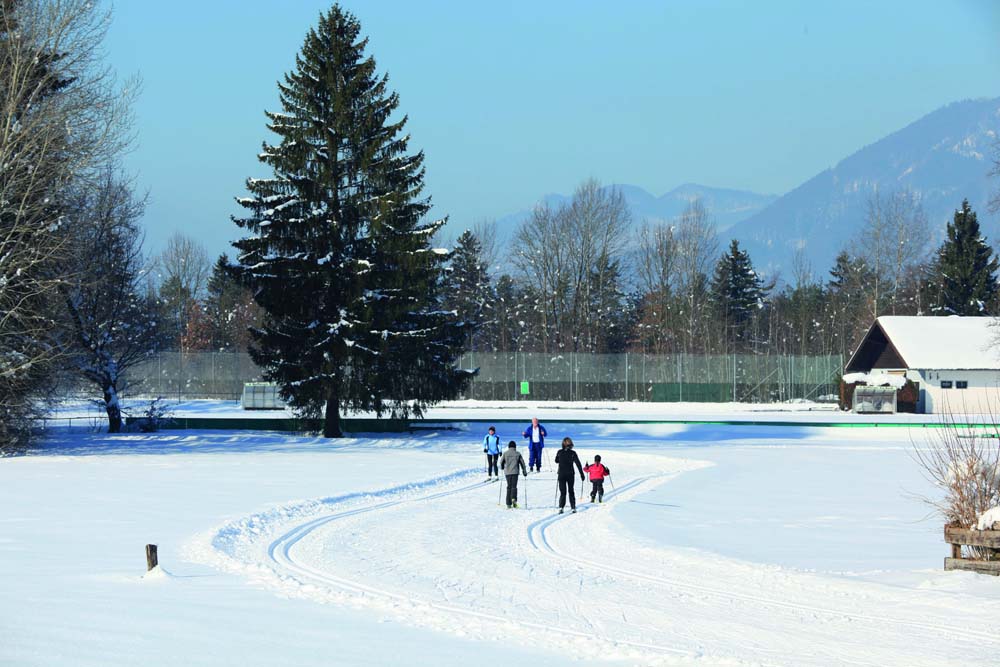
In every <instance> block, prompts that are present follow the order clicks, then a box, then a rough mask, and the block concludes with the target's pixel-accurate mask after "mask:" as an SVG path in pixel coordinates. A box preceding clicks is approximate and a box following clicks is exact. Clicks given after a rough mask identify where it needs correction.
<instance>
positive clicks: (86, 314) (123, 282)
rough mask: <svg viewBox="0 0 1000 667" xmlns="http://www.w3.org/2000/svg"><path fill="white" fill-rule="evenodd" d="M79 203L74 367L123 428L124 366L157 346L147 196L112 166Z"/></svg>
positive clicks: (111, 427) (69, 300) (69, 282)
mask: <svg viewBox="0 0 1000 667" xmlns="http://www.w3.org/2000/svg"><path fill="white" fill-rule="evenodd" d="M72 203H73V207H72V208H73V214H72V220H71V230H70V239H71V241H70V243H71V250H72V253H71V255H70V257H71V262H72V264H71V270H70V271H69V273H68V276H67V278H66V280H65V282H64V283H63V284H62V285H61V291H62V294H63V297H64V300H65V303H66V312H67V314H68V317H69V330H70V331H71V332H72V335H71V342H70V344H69V345H68V348H69V350H70V358H71V359H72V364H71V365H72V368H73V369H74V370H75V372H76V373H77V374H78V375H79V376H81V377H82V378H83V379H85V380H86V381H88V382H90V383H92V384H94V385H96V386H97V387H98V388H99V389H100V391H101V395H102V398H103V403H104V409H105V412H106V413H107V416H108V431H109V432H110V433H118V432H119V431H121V428H122V411H121V404H120V402H119V392H120V390H121V389H122V386H121V379H122V376H123V374H124V373H125V372H126V371H127V370H128V369H129V368H131V367H133V366H135V365H137V364H138V363H140V362H142V361H143V360H145V359H147V358H148V357H149V355H150V354H152V353H153V352H154V351H155V349H156V344H157V327H156V310H155V304H154V303H151V302H150V300H149V299H148V298H147V296H146V293H145V290H144V283H145V274H146V268H145V261H144V258H143V253H142V233H141V231H140V229H139V219H140V218H141V217H142V213H143V210H144V208H145V200H144V199H139V198H136V197H135V196H134V194H133V187H132V184H131V183H130V182H129V181H128V179H125V178H123V177H121V176H120V175H119V174H116V173H115V172H114V171H111V170H109V171H108V172H107V173H106V174H105V177H104V180H103V181H102V182H101V183H100V184H99V185H98V187H96V188H94V187H89V186H88V187H86V188H82V189H81V190H80V191H79V192H78V193H77V196H76V198H75V199H73V200H72Z"/></svg>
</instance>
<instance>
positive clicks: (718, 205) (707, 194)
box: [497, 183, 777, 241]
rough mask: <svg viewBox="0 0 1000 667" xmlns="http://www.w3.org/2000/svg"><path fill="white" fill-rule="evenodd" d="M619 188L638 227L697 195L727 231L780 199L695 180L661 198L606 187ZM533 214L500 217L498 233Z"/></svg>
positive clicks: (508, 233) (562, 199)
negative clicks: (699, 183)
mask: <svg viewBox="0 0 1000 667" xmlns="http://www.w3.org/2000/svg"><path fill="white" fill-rule="evenodd" d="M607 188H617V189H618V190H620V191H621V192H622V194H623V195H624V196H625V200H626V201H627V202H628V205H629V207H630V208H631V209H632V218H633V224H635V225H636V226H638V225H639V224H641V223H642V221H643V220H650V221H653V220H673V219H674V218H676V217H677V216H679V215H681V214H682V213H683V212H684V209H685V208H687V206H688V204H689V203H690V202H691V201H692V200H694V199H695V198H697V197H701V200H702V202H703V203H704V204H705V207H706V208H707V209H708V211H709V214H710V215H711V216H712V218H713V219H714V220H715V222H716V225H717V227H718V229H719V231H720V232H724V231H725V230H727V229H729V228H730V227H732V226H733V225H735V224H736V223H737V222H739V221H740V220H744V219H746V218H747V217H749V216H751V215H753V214H754V213H757V212H758V211H761V210H763V209H764V207H766V206H767V205H768V204H770V203H772V202H773V201H775V200H776V199H777V196H776V195H761V194H757V193H755V192H745V191H742V190H728V189H725V188H712V187H708V186H705V185H697V184H695V183H685V184H684V185H681V186H679V187H676V188H674V189H673V190H671V191H670V192H668V193H666V194H664V195H661V196H659V197H657V196H655V195H652V194H650V193H649V192H647V191H646V190H644V189H642V188H640V187H639V186H637V185H628V184H614V185H608V186H605V189H607ZM569 200H570V195H563V194H548V195H545V196H543V197H542V198H541V199H539V200H538V203H547V204H549V205H550V206H553V207H555V206H558V205H560V204H564V203H566V202H568V201H569ZM530 215H531V208H527V209H524V210H521V211H518V212H517V213H512V214H510V215H506V216H504V217H502V218H498V219H497V231H498V235H499V236H500V237H501V239H503V240H504V241H507V240H509V239H510V238H511V237H512V236H513V235H514V233H515V231H516V230H517V227H518V226H519V225H520V224H521V223H522V222H523V221H524V220H526V219H527V218H528V217H529V216H530Z"/></svg>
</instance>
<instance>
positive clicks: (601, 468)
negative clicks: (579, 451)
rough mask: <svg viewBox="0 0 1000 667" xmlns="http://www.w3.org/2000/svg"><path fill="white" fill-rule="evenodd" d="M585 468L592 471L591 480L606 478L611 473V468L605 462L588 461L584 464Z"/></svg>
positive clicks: (589, 471)
mask: <svg viewBox="0 0 1000 667" xmlns="http://www.w3.org/2000/svg"><path fill="white" fill-rule="evenodd" d="M583 469H584V470H586V471H587V472H588V473H590V481H591V482H596V481H597V480H600V479H604V478H605V477H607V476H608V475H610V474H611V470H609V469H608V467H607V466H606V465H604V464H603V463H588V464H587V465H585V466H583Z"/></svg>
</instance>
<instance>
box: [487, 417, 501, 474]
mask: <svg viewBox="0 0 1000 667" xmlns="http://www.w3.org/2000/svg"><path fill="white" fill-rule="evenodd" d="M483 454H486V481H487V482H492V481H493V475H494V474H496V476H497V481H500V469H499V468H498V467H497V459H499V458H500V436H499V435H497V429H496V427H495V426H490V428H489V433H487V434H486V435H485V436H484V437H483Z"/></svg>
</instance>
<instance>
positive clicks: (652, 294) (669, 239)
mask: <svg viewBox="0 0 1000 667" xmlns="http://www.w3.org/2000/svg"><path fill="white" fill-rule="evenodd" d="M675 232H676V229H675V227H674V226H673V225H669V224H666V223H650V222H645V223H644V224H643V226H642V228H641V229H640V231H639V239H638V261H637V267H636V269H637V273H638V277H639V284H640V287H641V288H642V291H643V294H645V299H644V304H643V311H644V315H645V316H644V319H643V321H642V323H641V325H640V326H642V327H643V329H644V335H643V338H644V340H648V341H649V342H650V343H651V344H652V351H653V352H654V353H656V354H663V353H664V352H666V351H668V349H669V347H668V346H669V341H670V340H671V339H672V337H673V328H672V326H671V325H672V322H671V317H670V316H671V312H672V308H673V296H674V294H673V288H674V285H675V284H676V282H677V264H678V261H679V258H678V247H677V238H676V235H675Z"/></svg>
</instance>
